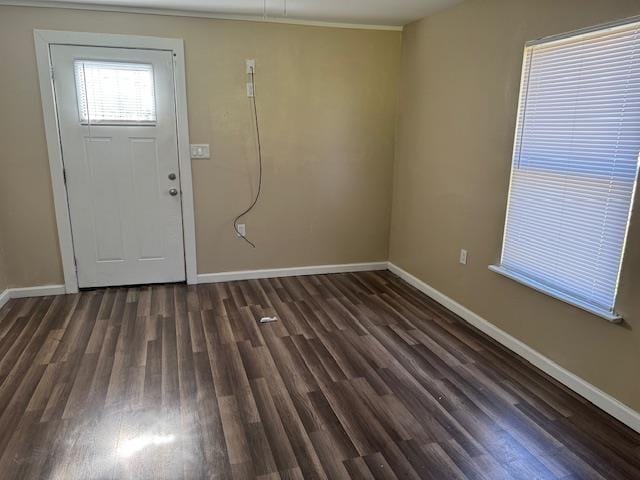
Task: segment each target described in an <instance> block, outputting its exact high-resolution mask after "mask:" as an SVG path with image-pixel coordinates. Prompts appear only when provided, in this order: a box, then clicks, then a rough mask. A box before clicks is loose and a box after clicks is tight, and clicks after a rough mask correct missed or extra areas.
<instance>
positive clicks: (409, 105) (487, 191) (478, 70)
mask: <svg viewBox="0 0 640 480" xmlns="http://www.w3.org/2000/svg"><path fill="white" fill-rule="evenodd" d="M639 13H640V2H639V1H632V0H562V1H558V0H468V1H467V2H465V3H464V4H462V5H461V6H459V7H456V8H454V9H451V10H449V11H445V12H442V13H440V14H437V15H435V16H433V17H429V18H428V19H426V20H423V21H421V22H418V23H415V24H412V25H411V26H409V27H408V28H406V30H405V33H404V37H403V55H402V66H401V71H402V73H401V81H400V82H401V83H400V96H401V99H400V109H399V112H400V113H399V121H398V129H397V150H396V162H397V163H396V176H395V185H394V201H393V217H392V230H391V251H390V257H391V260H392V261H393V262H394V263H396V264H397V265H399V266H400V267H402V268H404V269H406V270H408V271H409V272H411V273H413V274H414V275H416V276H418V277H419V278H420V279H422V280H423V281H425V282H426V283H428V284H430V285H431V286H433V287H435V288H436V289H438V290H440V291H441V292H443V293H445V294H446V295H448V296H450V297H452V298H453V299H454V300H456V301H458V302H460V303H461V304H463V305H464V306H466V307H468V308H469V309H471V310H472V311H474V312H476V313H477V314H479V315H481V316H482V317H484V318H485V319H487V320H488V321H490V322H492V323H494V324H495V325H497V326H498V327H499V328H501V329H503V330H505V331H507V332H508V333H510V334H512V335H513V336H515V337H517V338H518V339H520V340H522V341H524V342H525V343H527V344H528V345H530V346H531V347H533V348H534V349H536V350H538V351H539V352H541V353H543V354H544V355H546V356H548V357H550V358H551V359H553V360H554V361H556V362H557V363H559V364H560V365H562V366H563V367H565V368H567V369H569V370H570V371H572V372H574V373H575V374H577V375H579V376H581V377H583V378H584V379H586V380H587V381H589V382H591V383H593V384H594V385H596V386H598V387H600V388H601V389H603V390H604V391H606V392H607V393H609V394H611V395H613V396H614V397H616V398H618V399H619V400H621V401H623V402H625V403H626V404H628V405H629V406H631V407H633V408H635V409H636V410H640V206H638V205H637V206H636V208H635V215H634V218H633V223H632V229H631V233H630V237H629V247H628V252H627V256H626V259H625V265H624V271H623V276H622V285H621V291H620V296H619V302H618V306H619V311H620V312H622V313H624V314H625V318H626V320H627V321H626V324H625V325H623V326H615V325H611V324H609V323H607V322H606V321H604V320H602V319H600V318H597V317H595V316H593V315H590V314H587V313H585V312H583V311H581V310H578V309H576V308H573V307H570V306H568V305H565V304H564V303H562V302H559V301H557V300H554V299H552V298H550V297H547V296H545V295H543V294H540V293H537V292H535V291H533V290H531V289H529V288H527V287H524V286H521V285H518V284H516V283H515V282H513V281H511V280H508V279H506V278H503V277H501V276H498V275H497V274H495V273H492V272H490V271H489V270H487V266H488V265H490V264H495V263H496V262H498V261H499V257H500V248H501V241H502V233H503V227H504V216H505V209H506V201H507V190H508V186H509V173H510V166H511V152H512V146H513V135H514V126H515V118H516V110H517V100H518V91H519V82H520V69H521V65H522V53H523V47H524V44H525V42H526V41H527V40H531V39H535V38H539V37H542V36H546V35H550V34H556V33H561V32H566V31H571V30H574V29H577V28H580V27H585V26H589V25H594V24H598V23H601V22H606V21H611V20H614V19H618V18H622V17H625V16H631V15H636V14H639ZM461 248H467V249H468V250H469V255H470V256H469V261H470V263H469V265H468V266H466V267H465V266H462V265H460V264H459V263H458V255H459V251H460V249H461Z"/></svg>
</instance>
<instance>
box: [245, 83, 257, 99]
mask: <svg viewBox="0 0 640 480" xmlns="http://www.w3.org/2000/svg"><path fill="white" fill-rule="evenodd" d="M254 96H255V93H254V91H253V83H251V82H247V97H249V98H253V97H254Z"/></svg>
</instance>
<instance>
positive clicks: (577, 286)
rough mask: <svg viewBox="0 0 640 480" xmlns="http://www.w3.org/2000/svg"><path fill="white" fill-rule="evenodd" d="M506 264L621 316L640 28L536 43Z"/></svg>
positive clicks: (521, 275)
mask: <svg viewBox="0 0 640 480" xmlns="http://www.w3.org/2000/svg"><path fill="white" fill-rule="evenodd" d="M522 79H523V80H522V90H521V97H520V106H519V114H518V118H517V126H516V139H515V147H514V156H513V165H512V176H511V190H510V195H509V205H508V211H507V219H506V227H505V235H504V245H503V252H502V262H501V265H500V266H499V267H492V268H493V269H494V270H496V271H499V272H500V273H504V274H506V275H507V276H510V277H512V278H514V279H516V280H518V281H522V282H523V283H526V284H529V285H531V286H533V287H534V288H537V289H538V290H542V291H545V292H546V293H549V294H551V295H553V296H555V297H558V298H561V299H563V300H565V301H568V302H569V303H572V304H574V305H578V306H581V307H583V308H586V309H588V310H591V311H594V312H595V313H598V312H603V313H605V315H603V316H605V317H606V316H610V317H611V318H610V319H612V320H613V319H615V314H614V313H613V311H614V304H615V300H616V293H617V288H618V281H619V276H620V269H621V263H622V256H623V251H624V247H625V241H626V236H627V230H628V226H629V218H630V211H631V206H632V203H633V198H634V192H635V186H636V181H637V177H638V154H639V152H640V24H638V23H634V24H627V25H624V26H618V27H615V28H607V29H604V30H600V31H592V32H589V33H586V34H581V35H577V36H573V37H569V38H564V39H562V40H556V41H549V42H544V43H539V44H536V45H532V46H528V47H527V49H526V51H525V59H524V67H523V75H522Z"/></svg>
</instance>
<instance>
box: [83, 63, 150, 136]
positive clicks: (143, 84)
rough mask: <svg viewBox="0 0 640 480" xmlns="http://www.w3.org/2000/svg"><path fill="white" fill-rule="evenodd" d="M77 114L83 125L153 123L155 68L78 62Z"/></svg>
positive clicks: (145, 65)
mask: <svg viewBox="0 0 640 480" xmlns="http://www.w3.org/2000/svg"><path fill="white" fill-rule="evenodd" d="M74 67H75V78H76V91H77V92H78V111H79V112H80V121H81V122H82V123H116V124H119V123H154V122H155V121H156V102H155V93H154V83H153V66H152V65H149V64H142V63H120V62H103V61H89V60H76V61H75V62H74Z"/></svg>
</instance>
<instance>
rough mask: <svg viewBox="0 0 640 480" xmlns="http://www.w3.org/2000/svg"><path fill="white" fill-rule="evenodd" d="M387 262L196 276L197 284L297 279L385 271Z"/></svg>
mask: <svg viewBox="0 0 640 480" xmlns="http://www.w3.org/2000/svg"><path fill="white" fill-rule="evenodd" d="M388 266H389V264H388V262H373V263H345V264H342V265H319V266H315V267H293V268H273V269H269V270H243V271H239V272H222V273H203V274H199V275H198V283H219V282H233V281H236V280H254V279H258V278H277V277H297V276H303V275H324V274H328V273H348V272H372V271H376V270H386V269H387V268H388Z"/></svg>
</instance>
